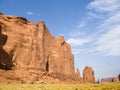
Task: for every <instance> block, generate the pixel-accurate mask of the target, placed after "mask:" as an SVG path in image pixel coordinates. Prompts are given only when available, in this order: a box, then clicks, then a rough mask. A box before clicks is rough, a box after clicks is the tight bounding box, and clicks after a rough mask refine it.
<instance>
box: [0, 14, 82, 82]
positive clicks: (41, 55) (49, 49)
mask: <svg viewBox="0 0 120 90" xmlns="http://www.w3.org/2000/svg"><path fill="white" fill-rule="evenodd" d="M0 30H1V32H0V52H1V53H0V69H3V70H2V71H0V74H1V79H3V77H4V78H5V80H8V79H9V80H12V79H13V78H12V77H14V80H20V81H27V80H29V81H41V80H43V82H44V81H46V82H47V81H52V80H53V81H55V82H59V80H76V78H79V80H80V82H81V79H80V78H81V77H80V72H79V70H77V74H76V75H77V76H76V75H75V70H74V56H73V54H72V53H71V47H70V45H69V44H68V43H66V42H65V40H64V37H63V36H58V37H57V38H54V37H53V36H52V35H51V33H50V32H49V30H48V29H47V27H46V26H45V23H44V21H40V22H39V23H34V22H29V21H28V20H27V19H25V18H23V17H18V16H6V15H3V14H2V13H0ZM3 57H4V58H3ZM3 62H4V63H3ZM6 69H7V70H8V69H11V70H10V71H4V70H6ZM6 74H9V76H7V75H6ZM1 79H0V81H1ZM41 82H42V81H41Z"/></svg>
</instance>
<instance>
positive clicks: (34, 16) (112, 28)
mask: <svg viewBox="0 0 120 90" xmlns="http://www.w3.org/2000/svg"><path fill="white" fill-rule="evenodd" d="M0 11H1V12H2V13H4V14H7V15H15V16H22V17H25V18H27V19H28V20H29V21H33V22H39V21H40V20H44V21H45V23H46V26H47V27H48V29H49V31H50V32H51V33H52V34H53V35H54V36H55V37H57V36H59V35H63V36H64V37H65V39H66V41H67V42H68V43H70V44H71V47H72V52H73V54H74V58H75V67H76V68H77V67H78V68H79V69H80V72H81V74H82V70H83V68H84V67H85V66H91V67H92V68H93V70H94V71H95V77H96V80H97V79H98V78H103V77H113V76H117V75H118V73H120V0H0Z"/></svg>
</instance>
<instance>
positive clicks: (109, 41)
mask: <svg viewBox="0 0 120 90" xmlns="http://www.w3.org/2000/svg"><path fill="white" fill-rule="evenodd" d="M96 45H97V47H96V50H97V51H100V52H103V53H104V54H105V55H110V56H120V26H115V27H112V28H111V29H110V30H109V31H108V32H107V33H106V34H104V35H102V36H101V37H99V39H98V40H97V41H96Z"/></svg>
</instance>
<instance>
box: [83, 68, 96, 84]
mask: <svg viewBox="0 0 120 90" xmlns="http://www.w3.org/2000/svg"><path fill="white" fill-rule="evenodd" d="M83 80H84V81H85V82H90V83H95V77H94V71H93V70H92V67H89V66H86V67H85V69H84V70H83Z"/></svg>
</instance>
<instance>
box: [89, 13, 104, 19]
mask: <svg viewBox="0 0 120 90" xmlns="http://www.w3.org/2000/svg"><path fill="white" fill-rule="evenodd" d="M87 15H88V16H89V18H98V19H102V18H103V16H102V15H98V14H95V13H93V12H88V13H87Z"/></svg>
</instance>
